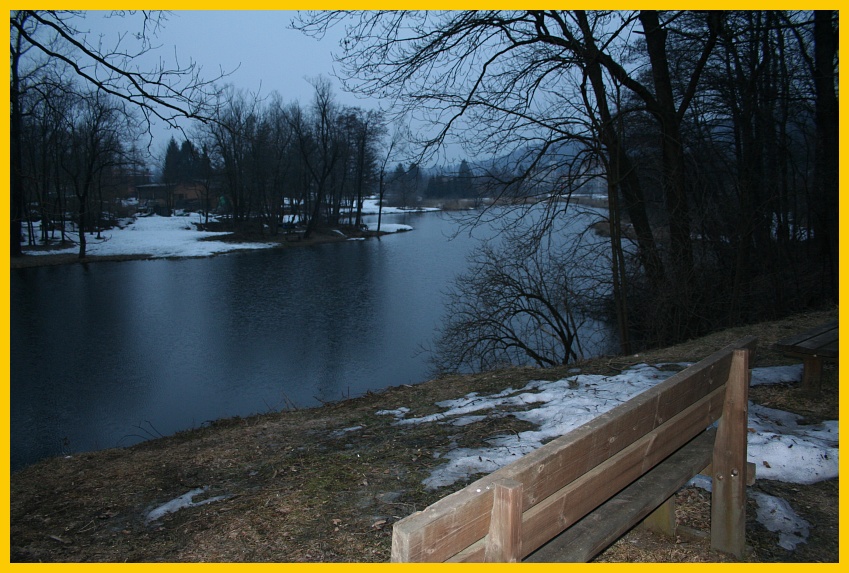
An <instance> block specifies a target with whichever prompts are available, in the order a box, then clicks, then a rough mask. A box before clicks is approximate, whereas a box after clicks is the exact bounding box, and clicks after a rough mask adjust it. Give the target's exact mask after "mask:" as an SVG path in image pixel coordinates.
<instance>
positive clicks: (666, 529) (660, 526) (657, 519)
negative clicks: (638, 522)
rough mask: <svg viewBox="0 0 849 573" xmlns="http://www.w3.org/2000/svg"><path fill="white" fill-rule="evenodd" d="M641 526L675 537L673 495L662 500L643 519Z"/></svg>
mask: <svg viewBox="0 0 849 573" xmlns="http://www.w3.org/2000/svg"><path fill="white" fill-rule="evenodd" d="M643 527H644V528H645V529H647V530H649V531H651V532H652V533H657V534H659V535H664V536H666V537H675V530H676V524H675V496H674V495H673V496H672V497H670V498H669V499H667V500H666V501H664V502H663V503H662V504H661V505H660V507H658V508H657V509H655V510H654V511H653V512H652V513H650V514H649V515H648V516H646V518H645V519H644V520H643Z"/></svg>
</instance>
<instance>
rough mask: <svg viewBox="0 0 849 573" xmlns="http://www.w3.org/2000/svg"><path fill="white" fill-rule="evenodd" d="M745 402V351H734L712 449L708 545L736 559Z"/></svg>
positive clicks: (741, 531) (742, 506)
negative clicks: (711, 490)
mask: <svg viewBox="0 0 849 573" xmlns="http://www.w3.org/2000/svg"><path fill="white" fill-rule="evenodd" d="M748 399H749V351H748V350H735V351H734V357H733V359H732V362H731V371H730V373H729V375H728V383H727V384H726V387H725V405H724V408H723V410H722V418H720V420H719V427H718V428H717V431H716V441H715V442H714V448H713V462H712V469H713V493H712V495H711V504H710V505H711V508H710V509H711V516H710V544H711V547H713V548H714V549H716V550H718V551H722V552H725V553H730V554H732V555H734V556H735V557H737V558H738V559H740V558H742V557H743V551H744V549H745V546H746V481H747V480H746V473H747V470H748V467H747V464H746V446H747V439H748V437H747V434H748V430H747V428H748Z"/></svg>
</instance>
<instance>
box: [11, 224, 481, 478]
mask: <svg viewBox="0 0 849 573" xmlns="http://www.w3.org/2000/svg"><path fill="white" fill-rule="evenodd" d="M384 221H386V222H392V223H406V224H409V225H412V226H413V227H414V228H415V230H414V231H412V232H410V233H402V234H397V235H391V236H386V237H384V238H382V239H381V240H367V241H350V242H344V243H334V244H327V245H318V246H315V247H304V248H294V249H286V250H268V251H258V252H251V253H243V254H231V255H221V256H218V257H212V258H204V259H185V260H152V261H128V262H120V263H97V264H92V265H88V266H82V265H69V266H61V267H42V268H33V269H18V270H14V271H12V276H11V464H12V469H13V470H15V469H18V468H20V467H23V466H25V465H27V464H29V463H32V462H34V461H37V460H38V459H41V458H43V457H47V456H54V455H60V454H65V453H73V452H79V451H89V450H95V449H102V448H110V447H116V446H128V445H132V444H134V443H137V442H139V441H142V440H144V439H147V438H151V437H154V436H158V435H168V434H171V433H174V432H176V431H180V430H184V429H188V428H193V427H198V426H201V425H203V424H204V423H207V422H209V421H211V420H215V419H218V418H222V417H230V416H236V415H239V416H246V415H250V414H255V413H261V412H269V411H277V410H281V409H285V408H288V407H292V406H295V407H298V408H301V407H310V406H316V405H319V404H320V403H321V402H328V401H335V400H339V399H342V398H346V397H354V396H359V395H362V394H364V393H365V392H367V391H368V390H378V389H381V388H385V387H388V386H396V385H399V384H411V383H417V382H421V381H424V380H425V379H427V377H428V364H427V356H426V354H425V353H423V352H422V350H423V348H424V347H427V345H428V344H429V343H430V341H431V340H432V339H433V337H434V335H435V330H436V328H437V326H438V325H439V324H440V322H441V319H442V318H443V305H444V295H443V292H444V290H445V289H446V288H447V287H448V286H449V285H450V283H451V280H452V278H453V277H454V276H455V275H456V274H458V273H460V272H462V271H464V270H465V268H466V258H465V257H466V254H467V253H468V252H469V251H470V249H471V248H472V246H473V244H474V240H473V239H471V238H469V237H468V236H467V235H462V236H460V237H459V238H457V239H455V240H449V238H448V237H449V235H450V234H451V233H452V231H453V230H454V228H455V223H454V222H452V221H451V220H450V219H448V218H447V217H446V216H444V215H440V214H433V213H430V214H409V215H398V216H390V217H386V216H385V217H384ZM486 233H487V231H486V229H479V230H477V231H476V232H475V235H476V236H485V235H486Z"/></svg>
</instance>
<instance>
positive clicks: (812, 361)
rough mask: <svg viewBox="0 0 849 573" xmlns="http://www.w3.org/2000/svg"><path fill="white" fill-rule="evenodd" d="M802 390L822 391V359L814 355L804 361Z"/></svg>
mask: <svg viewBox="0 0 849 573" xmlns="http://www.w3.org/2000/svg"><path fill="white" fill-rule="evenodd" d="M802 362H803V364H804V366H803V367H802V388H803V389H804V390H807V391H808V392H819V391H820V390H821V389H822V357H821V356H817V355H816V354H814V355H813V356H805V358H803V359H802Z"/></svg>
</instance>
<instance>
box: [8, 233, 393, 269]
mask: <svg viewBox="0 0 849 573" xmlns="http://www.w3.org/2000/svg"><path fill="white" fill-rule="evenodd" d="M389 234H391V233H387V232H384V231H381V232H379V233H378V232H377V231H367V232H361V233H358V234H357V235H356V236H344V237H343V236H340V235H337V234H335V233H333V231H332V230H330V231H327V230H323V231H320V232H317V233H316V234H314V235H313V236H312V237H310V238H309V239H303V238H300V237H298V238H293V237H292V236H291V235H289V236H287V235H278V236H276V237H265V238H263V239H261V240H258V239H259V238H258V237H252V236H251V237H248V236H245V235H244V234H242V233H239V232H232V233H231V234H229V235H226V236H219V237H215V238H214V240H217V241H224V242H228V243H229V242H234V243H256V242H261V243H277V245H275V246H273V247H268V249H288V248H290V247H309V246H313V245H322V244H325V243H342V242H346V241H349V240H352V239H356V240H359V239H370V238H374V237H377V238H380V237H382V236H384V235H389ZM201 240H204V239H201ZM48 250H50V248H49V247H48V248H44V247H39V246H36V247H24V253H23V256H20V257H11V258H10V267H11V269H12V270H14V269H27V268H34V267H50V266H58V265H72V264H89V263H105V262H124V261H148V260H158V259H165V260H180V259H192V258H207V257H216V256H219V255H228V254H238V253H245V252H253V251H255V250H256V249H233V250H230V251H223V252H221V253H213V254H211V255H198V256H171V257H161V256H156V255H151V254H149V253H128V254H121V255H86V256H85V257H83V258H80V257H79V255H77V254H76V253H60V254H54V255H51V254H33V252H45V251H48Z"/></svg>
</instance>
